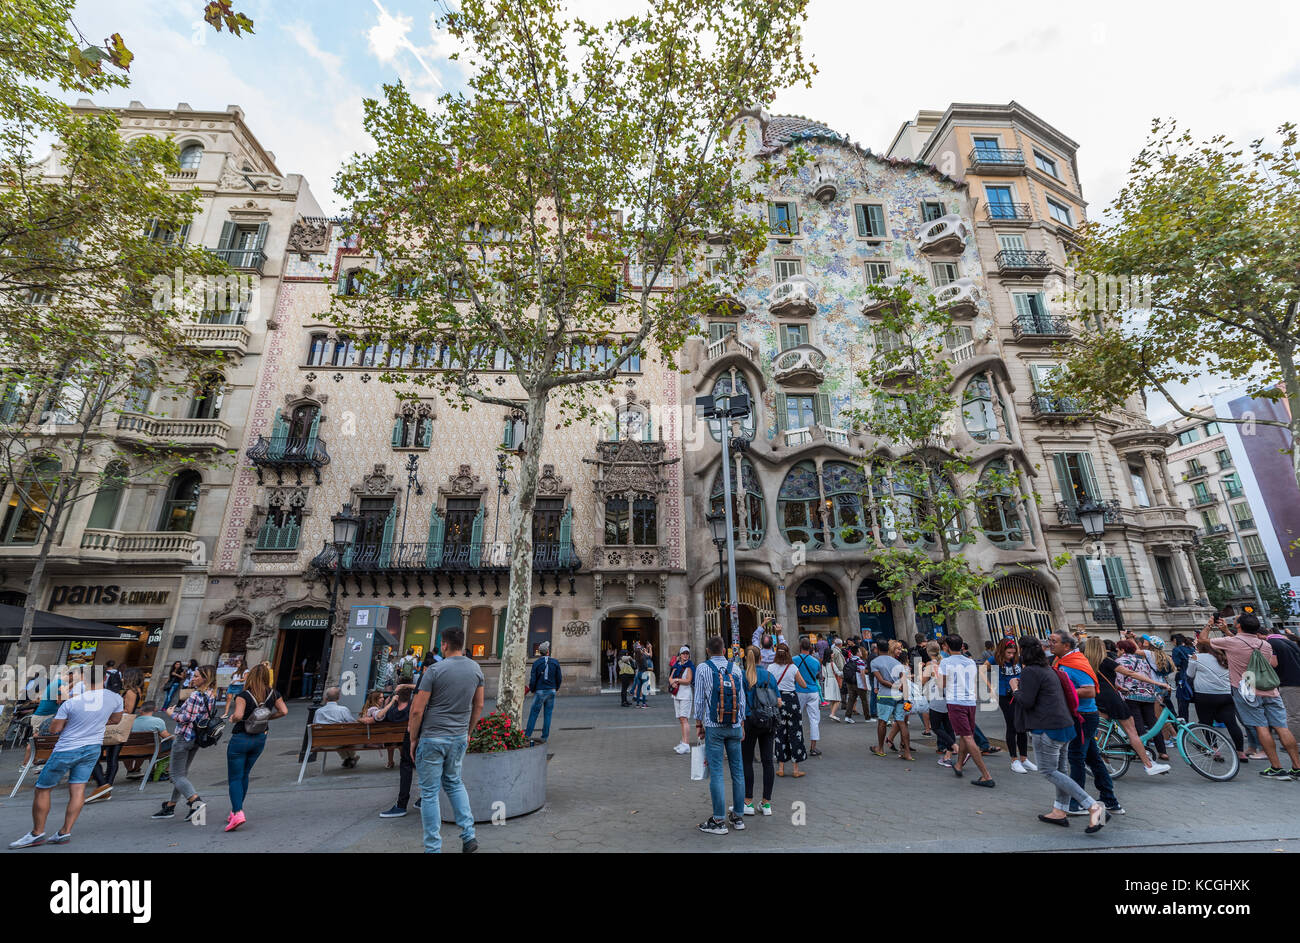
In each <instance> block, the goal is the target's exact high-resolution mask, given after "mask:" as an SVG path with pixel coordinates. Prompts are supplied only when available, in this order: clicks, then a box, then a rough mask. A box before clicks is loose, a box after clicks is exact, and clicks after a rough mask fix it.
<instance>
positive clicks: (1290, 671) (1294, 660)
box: [1265, 632, 1300, 740]
mask: <svg viewBox="0 0 1300 943" xmlns="http://www.w3.org/2000/svg"><path fill="white" fill-rule="evenodd" d="M1265 638H1266V639H1267V640H1268V644H1269V647H1270V648H1272V649H1273V654H1274V655H1276V656H1277V680H1278V685H1279V686H1278V691H1279V692H1280V693H1281V695H1282V706H1283V707H1284V708H1286V722H1287V727H1288V728H1289V729H1290V731H1291V736H1292V738H1295V739H1297V740H1300V645H1297V644H1296V642H1295V641H1294V639H1291V638H1288V637H1287V636H1285V635H1283V634H1282V633H1280V632H1270V633H1269V634H1268V635H1267V636H1265Z"/></svg>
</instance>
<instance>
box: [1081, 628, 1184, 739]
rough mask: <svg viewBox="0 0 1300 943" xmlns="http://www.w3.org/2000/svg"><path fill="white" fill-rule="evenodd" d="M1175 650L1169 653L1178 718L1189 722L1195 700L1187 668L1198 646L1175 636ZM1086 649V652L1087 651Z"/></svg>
mask: <svg viewBox="0 0 1300 943" xmlns="http://www.w3.org/2000/svg"><path fill="white" fill-rule="evenodd" d="M1171 641H1172V642H1173V643H1174V650H1173V651H1172V652H1170V653H1169V657H1170V659H1171V660H1172V661H1173V663H1174V669H1175V671H1176V674H1175V675H1174V695H1175V697H1176V698H1177V701H1178V716H1179V717H1181V718H1182V719H1183V720H1187V718H1188V716H1189V709H1190V708H1191V705H1192V702H1193V700H1194V699H1195V698H1194V692H1193V691H1192V683H1191V679H1190V678H1188V676H1187V667H1188V665H1189V664H1190V663H1191V661H1192V659H1193V658H1195V657H1196V646H1195V645H1194V644H1193V643H1192V641H1191V640H1190V639H1189V638H1188V637H1187V636H1186V635H1181V634H1180V635H1175V636H1173V638H1172V639H1171ZM1086 650H1087V649H1086V647H1085V651H1086Z"/></svg>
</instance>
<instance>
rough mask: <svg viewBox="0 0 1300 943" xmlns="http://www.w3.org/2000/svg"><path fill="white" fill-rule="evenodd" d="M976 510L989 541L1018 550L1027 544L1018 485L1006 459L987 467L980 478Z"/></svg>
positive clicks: (990, 463) (991, 463)
mask: <svg viewBox="0 0 1300 943" xmlns="http://www.w3.org/2000/svg"><path fill="white" fill-rule="evenodd" d="M976 507H977V508H978V511H979V521H980V528H981V529H982V530H983V531H984V536H985V537H987V538H988V539H989V540H991V541H993V542H994V543H995V544H1001V545H1002V546H1005V547H1018V546H1020V545H1021V544H1023V543H1024V542H1025V536H1024V524H1023V521H1022V517H1021V512H1020V500H1019V498H1018V496H1017V487H1016V482H1015V480H1014V478H1013V477H1012V472H1011V470H1010V468H1008V467H1007V463H1006V461H1005V460H1004V459H997V460H996V461H993V462H989V464H988V465H987V466H985V468H984V473H983V474H981V475H980V482H979V498H978V501H977V502H976Z"/></svg>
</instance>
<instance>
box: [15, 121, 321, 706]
mask: <svg viewBox="0 0 1300 943" xmlns="http://www.w3.org/2000/svg"><path fill="white" fill-rule="evenodd" d="M99 110H101V109H99V108H98V107H97V106H95V105H94V104H92V103H91V102H89V101H86V100H84V99H83V100H82V101H81V102H79V103H78V104H77V105H76V106H74V108H73V111H74V112H75V113H77V114H88V113H93V112H96V111H99ZM113 112H114V113H115V114H116V115H117V116H118V118H119V119H120V122H121V133H122V134H123V135H124V136H126V137H128V138H129V137H133V136H136V135H145V134H148V135H155V136H160V137H166V138H170V139H172V140H173V141H175V142H176V145H177V147H178V149H179V150H180V154H181V159H180V163H181V166H180V170H179V171H178V172H177V173H176V174H175V175H174V176H172V177H171V178H170V182H171V185H172V186H173V187H175V188H177V189H191V188H197V189H198V190H199V191H200V193H201V195H202V202H201V209H200V210H199V212H198V214H197V215H196V216H195V217H194V219H193V221H192V222H191V223H190V224H189V225H188V226H187V227H186V228H185V229H184V230H183V231H182V232H181V233H179V234H175V236H174V237H173V238H179V239H183V240H186V241H188V242H190V243H195V244H198V245H202V246H205V247H207V248H208V249H210V250H211V251H212V252H214V253H216V254H217V255H219V256H221V257H222V258H224V259H225V260H226V261H227V262H228V263H229V264H230V265H231V267H232V268H233V269H234V270H235V271H236V272H237V273H239V274H241V275H246V276H248V277H249V278H250V279H251V284H252V288H253V291H252V296H251V301H250V303H249V304H247V305H246V306H242V307H240V306H236V307H233V308H232V307H226V308H219V309H215V310H210V311H209V310H204V311H203V312H202V313H197V314H196V315H195V317H194V320H193V321H192V322H191V323H187V324H185V325H184V330H185V332H186V333H187V334H188V335H189V337H190V338H192V340H193V343H195V344H196V345H200V346H202V347H206V348H214V349H217V350H220V351H221V352H223V354H224V355H225V356H224V360H223V363H222V369H221V370H220V371H219V373H218V374H214V375H212V376H210V378H209V379H208V380H206V381H205V383H204V385H203V389H201V390H198V391H196V392H195V393H194V395H193V397H192V399H190V400H189V401H188V402H186V401H180V402H174V401H173V399H172V397H170V396H166V395H163V394H157V393H155V394H151V393H149V392H147V389H146V388H147V384H141V386H142V392H141V393H140V394H138V395H135V396H133V397H132V398H131V399H132V401H131V402H128V403H123V404H121V407H120V408H119V409H118V410H116V411H114V412H111V413H109V414H108V415H107V417H106V422H105V423H104V424H103V427H102V428H100V429H98V430H95V436H96V439H97V440H98V441H97V443H96V446H95V449H94V459H93V461H92V462H91V463H90V464H89V465H87V466H85V472H86V473H87V474H98V473H99V472H100V471H101V470H102V469H103V467H104V466H105V464H106V463H109V462H121V463H124V465H125V467H126V468H127V470H128V474H129V469H130V466H131V464H132V461H133V458H132V448H133V446H134V445H136V444H138V443H140V442H155V441H167V442H171V443H176V444H177V446H178V447H179V448H181V449H182V450H186V451H190V450H192V453H193V454H194V455H195V456H196V457H200V458H202V459H203V461H202V463H200V464H199V465H198V466H197V467H196V468H193V469H190V468H183V469H178V470H177V471H176V472H175V473H174V474H171V475H167V476H163V477H158V478H139V477H132V478H130V479H129V480H128V483H127V484H126V485H125V486H124V487H123V488H121V489H119V490H116V491H114V490H102V491H101V492H100V493H99V494H97V496H96V498H95V500H94V501H93V502H91V501H82V502H79V503H78V504H76V505H74V506H73V509H72V511H71V513H70V515H69V516H68V518H67V519H66V520H65V521H64V522H63V523H62V526H61V527H60V529H59V532H58V534H57V542H56V546H55V548H54V551H53V556H52V557H51V558H50V561H49V567H48V569H47V570H46V579H45V581H44V588H43V590H42V598H41V599H40V600H39V603H38V604H39V607H40V608H41V609H46V610H51V611H53V612H55V613H57V614H63V615H68V616H74V617H80V618H87V619H93V620H96V621H99V622H101V623H107V624H110V625H114V626H118V627H120V628H121V629H122V638H121V639H120V640H118V641H112V642H103V641H101V642H99V643H98V644H97V645H96V647H95V648H94V650H93V655H92V654H90V653H89V651H87V652H84V653H83V655H84V656H85V657H93V658H94V660H95V661H96V662H97V663H100V664H102V663H103V662H104V661H106V660H108V659H112V660H115V661H117V662H118V664H119V665H122V666H124V667H138V668H141V669H143V670H144V671H145V672H146V673H150V672H152V674H153V678H154V681H155V682H157V681H158V680H159V679H160V678H161V677H162V676H163V675H165V673H166V666H167V665H168V664H170V663H171V662H172V661H174V660H176V659H183V660H188V659H189V658H191V657H195V658H201V659H203V660H209V659H210V658H211V655H212V654H213V653H215V652H216V650H217V646H216V645H213V644H210V640H209V639H208V638H207V629H208V622H207V613H206V612H205V611H204V599H205V597H206V595H207V594H208V592H209V585H208V579H209V577H208V571H209V562H210V561H211V560H212V558H213V556H214V553H215V551H216V549H217V540H216V536H217V534H218V531H219V528H220V524H221V521H222V519H223V516H224V515H225V513H226V503H227V498H228V496H229V495H230V491H231V485H232V482H233V481H234V480H235V479H236V478H237V476H238V472H237V471H236V469H235V467H234V464H233V459H232V460H229V461H224V462H223V461H221V456H222V454H223V453H227V452H230V451H231V450H234V449H237V448H239V446H240V445H241V444H242V443H243V440H244V438H245V427H244V423H245V417H246V416H247V414H248V412H249V409H250V406H251V403H252V399H253V395H254V388H255V382H256V378H257V377H258V375H259V373H260V370H261V366H262V359H263V354H264V352H265V348H266V344H267V340H268V337H269V336H271V335H272V333H273V329H274V327H275V324H274V321H273V320H271V319H270V317H269V315H270V308H271V306H272V304H273V301H274V299H275V297H276V295H277V294H278V291H279V281H280V271H281V268H282V267H283V265H284V263H285V246H286V243H287V241H288V239H289V231H290V227H291V225H292V224H293V222H294V220H295V219H297V218H299V217H300V216H302V215H308V216H312V215H319V214H320V208H319V206H318V205H317V203H316V201H315V199H314V198H313V197H312V194H311V190H310V189H309V188H308V186H307V183H306V181H305V180H304V179H303V178H302V177H301V176H300V175H298V174H284V173H282V172H281V171H280V169H279V168H278V167H277V166H276V163H275V155H274V154H273V153H271V152H270V151H268V150H266V149H265V148H264V147H263V146H262V145H261V144H260V143H259V142H258V139H257V138H256V137H255V136H254V134H253V132H252V130H251V129H250V128H249V126H248V125H247V124H246V123H245V120H244V113H243V111H242V110H241V109H240V108H239V107H237V106H233V105H232V106H229V107H227V108H226V109H225V110H224V111H196V110H194V109H193V108H191V107H190V106H189V105H187V104H185V103H183V102H182V103H180V104H178V105H177V106H176V107H174V108H165V109H159V108H146V107H145V106H144V105H142V104H141V103H139V102H131V103H130V105H129V106H127V107H126V108H118V109H113ZM46 170H47V171H48V172H49V173H52V174H57V173H58V172H59V154H58V153H57V152H55V153H54V154H53V155H52V156H51V157H50V158H49V160H48V162H47V166H46ZM166 236H167V237H172V236H171V234H166ZM152 366H153V367H156V368H157V369H165V365H152ZM140 369H141V374H140V375H141V376H142V377H144V376H146V372H147V371H148V370H149V369H151V365H150V364H146V363H143V362H142V364H141V368H140ZM73 431H75V428H74V427H68V433H69V434H71V433H72V432H73ZM54 451H55V452H57V451H58V442H57V440H56V441H55V443H54ZM4 499H5V505H6V523H5V527H4V533H3V536H2V537H0V574H2V582H0V590H2V591H3V599H4V601H6V602H12V603H16V604H21V603H22V602H23V601H24V600H25V598H26V589H27V581H28V576H29V574H30V572H31V561H32V558H33V557H34V555H35V553H36V550H37V545H36V543H35V542H34V538H33V537H32V533H33V531H32V529H31V528H30V527H25V526H23V521H24V518H25V517H30V516H31V515H34V514H39V513H41V511H42V509H41V508H27V507H20V506H19V505H21V504H22V503H23V502H21V501H20V500H19V497H18V495H17V494H16V493H15V492H14V489H13V488H12V487H11V488H9V489H7V490H6V493H5V495H4ZM68 645H69V643H68V642H45V643H37V644H36V645H35V646H34V647H33V650H32V654H31V660H32V661H34V662H36V663H49V662H61V661H63V659H64V658H65V657H66V655H67V652H68Z"/></svg>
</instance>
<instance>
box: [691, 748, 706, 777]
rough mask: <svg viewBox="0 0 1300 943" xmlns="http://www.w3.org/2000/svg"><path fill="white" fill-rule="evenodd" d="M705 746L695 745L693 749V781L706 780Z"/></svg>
mask: <svg viewBox="0 0 1300 943" xmlns="http://www.w3.org/2000/svg"><path fill="white" fill-rule="evenodd" d="M704 767H705V763H704V746H703V745H702V744H699V743H697V744H695V745H694V746H693V747H691V780H692V781H695V780H700V779H703V778H704Z"/></svg>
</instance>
